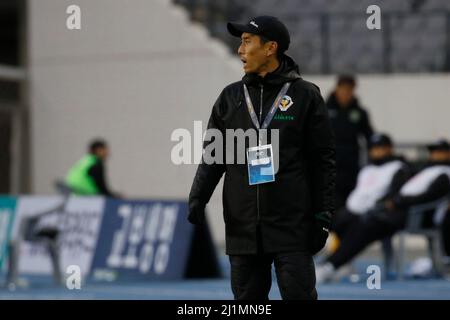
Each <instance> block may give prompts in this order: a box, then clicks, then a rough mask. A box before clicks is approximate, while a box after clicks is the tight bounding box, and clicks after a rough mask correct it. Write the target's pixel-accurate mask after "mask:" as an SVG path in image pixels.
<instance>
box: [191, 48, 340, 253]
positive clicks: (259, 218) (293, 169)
mask: <svg viewBox="0 0 450 320" xmlns="http://www.w3.org/2000/svg"><path fill="white" fill-rule="evenodd" d="M286 82H292V84H291V86H290V88H289V90H288V92H287V95H288V96H290V97H291V98H292V101H293V105H292V106H291V107H290V108H288V109H287V110H286V111H284V112H282V111H281V110H279V109H278V110H277V112H276V114H275V117H274V119H273V120H272V122H271V123H270V125H269V129H279V169H278V173H277V174H276V176H275V182H271V183H266V184H261V185H252V186H251V185H249V182H248V172H247V164H246V163H245V164H210V165H208V164H206V163H204V162H202V163H201V164H200V165H199V167H198V169H197V173H196V175H195V178H194V182H193V185H192V188H191V192H190V195H189V202H190V203H193V202H200V203H202V204H203V205H206V203H208V201H209V199H210V197H211V195H212V193H213V191H214V189H215V187H216V185H217V183H218V182H219V180H220V178H221V177H222V175H223V174H224V173H225V180H224V186H223V215H224V220H225V229H226V230H225V231H226V232H225V233H226V253H227V254H229V255H239V254H256V253H257V251H258V249H257V248H258V241H257V229H258V228H259V229H260V236H261V237H260V238H261V241H262V243H261V246H262V250H263V252H264V253H276V252H291V251H304V250H308V248H309V243H308V241H310V238H311V237H312V232H315V231H314V230H315V229H314V228H313V223H314V215H315V214H317V213H320V212H330V213H333V212H334V190H335V171H336V170H335V146H334V137H333V133H332V129H331V125H330V122H329V119H328V111H327V108H326V106H325V103H324V102H323V99H322V97H321V95H320V91H319V88H318V87H317V86H315V85H314V84H312V83H310V82H307V81H304V80H303V79H302V78H301V77H300V75H299V72H298V66H297V65H296V64H295V62H294V61H293V60H292V59H291V58H290V57H288V56H285V57H284V58H283V59H282V61H281V63H280V67H279V68H278V69H277V70H276V71H274V72H272V73H269V74H267V75H266V76H265V77H264V78H262V77H259V76H257V75H255V74H248V75H245V76H244V77H243V79H242V81H238V82H235V83H232V84H230V85H229V86H227V87H226V88H225V89H224V90H223V91H222V93H221V94H220V96H219V98H218V99H217V101H216V103H215V104H214V106H213V110H212V114H211V117H210V119H209V123H208V128H209V129H210V128H216V129H219V130H220V131H221V132H222V133H223V136H224V137H225V129H243V130H244V131H246V130H247V129H251V128H253V129H255V127H254V125H253V123H252V121H251V117H250V115H249V112H248V110H247V106H246V102H245V98H244V93H243V83H245V84H246V85H247V87H248V90H249V94H250V97H251V100H252V102H253V105H254V108H255V112H256V113H257V114H259V108H260V105H261V104H262V108H263V115H262V119H263V120H264V119H265V116H266V114H267V113H268V111H269V110H270V108H271V106H272V104H273V102H274V100H275V98H276V97H277V95H278V93H279V91H280V89H281V87H282V86H283V84H284V83H286ZM261 96H262V101H261ZM277 115H282V116H283V117H278V118H277ZM209 143H210V142H209ZM268 143H270V133H269V134H268ZM225 144H226V139H225V138H224V145H225ZM207 145H208V142H205V144H204V146H207ZM246 147H248V141H246ZM235 148H236V146H235ZM234 154H235V158H236V150H235V152H234ZM235 160H236V159H235ZM234 163H236V162H234Z"/></svg>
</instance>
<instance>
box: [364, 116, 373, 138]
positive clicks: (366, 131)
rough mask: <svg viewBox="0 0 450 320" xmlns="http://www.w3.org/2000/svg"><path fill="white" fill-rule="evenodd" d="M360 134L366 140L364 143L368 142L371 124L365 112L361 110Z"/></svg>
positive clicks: (371, 130) (370, 134)
mask: <svg viewBox="0 0 450 320" xmlns="http://www.w3.org/2000/svg"><path fill="white" fill-rule="evenodd" d="M361 133H362V134H363V135H364V137H365V138H366V141H369V140H370V137H371V136H372V134H373V128H372V124H371V123H370V116H369V113H368V112H367V111H366V110H363V112H362V119H361Z"/></svg>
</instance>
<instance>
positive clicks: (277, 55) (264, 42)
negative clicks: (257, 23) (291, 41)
mask: <svg viewBox="0 0 450 320" xmlns="http://www.w3.org/2000/svg"><path fill="white" fill-rule="evenodd" d="M258 37H259V39H260V40H261V44H262V45H265V44H266V43H267V42H269V41H273V42H276V41H275V40H270V39H267V38H266V37H264V36H261V35H258ZM277 44H278V47H277V52H276V53H275V56H276V57H277V58H279V57H280V44H279V43H278V42H277Z"/></svg>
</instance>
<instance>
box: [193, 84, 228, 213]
mask: <svg viewBox="0 0 450 320" xmlns="http://www.w3.org/2000/svg"><path fill="white" fill-rule="evenodd" d="M223 96H224V93H223V91H222V93H221V94H220V96H219V97H218V98H217V101H216V103H215V104H214V106H213V109H212V112H211V116H210V118H209V121H208V127H207V129H217V130H220V131H221V133H222V135H223V136H225V135H224V132H225V128H224V123H223V120H222V118H221V115H222V110H223V105H224V101H223V100H224V97H223ZM213 142H214V140H213V141H206V140H205V141H204V142H203V149H205V148H206V147H207V146H208V145H209V144H210V143H213ZM204 160H205V159H204V156H203V157H202V161H201V163H200V164H199V165H198V168H197V172H196V174H195V177H194V181H193V183H192V187H191V191H190V193H189V203H190V204H191V203H193V202H194V201H195V202H198V203H200V204H201V205H203V206H204V205H206V204H207V203H208V202H209V199H210V198H211V196H212V194H213V192H214V189H215V188H216V186H217V184H218V183H219V181H220V178H221V177H222V175H223V173H224V172H225V164H224V162H225V154H223V159H222V162H221V163H216V162H215V163H212V164H208V163H205V161H204Z"/></svg>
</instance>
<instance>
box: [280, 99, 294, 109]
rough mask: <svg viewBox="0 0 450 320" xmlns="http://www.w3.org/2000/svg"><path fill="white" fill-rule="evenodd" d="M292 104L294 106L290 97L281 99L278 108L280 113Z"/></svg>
mask: <svg viewBox="0 0 450 320" xmlns="http://www.w3.org/2000/svg"><path fill="white" fill-rule="evenodd" d="M293 104H294V102H293V101H292V98H291V97H290V96H287V95H286V96H283V98H282V99H281V102H280V106H279V107H280V110H281V111H286V110H287V109H289V107H290V106H292V105H293Z"/></svg>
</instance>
